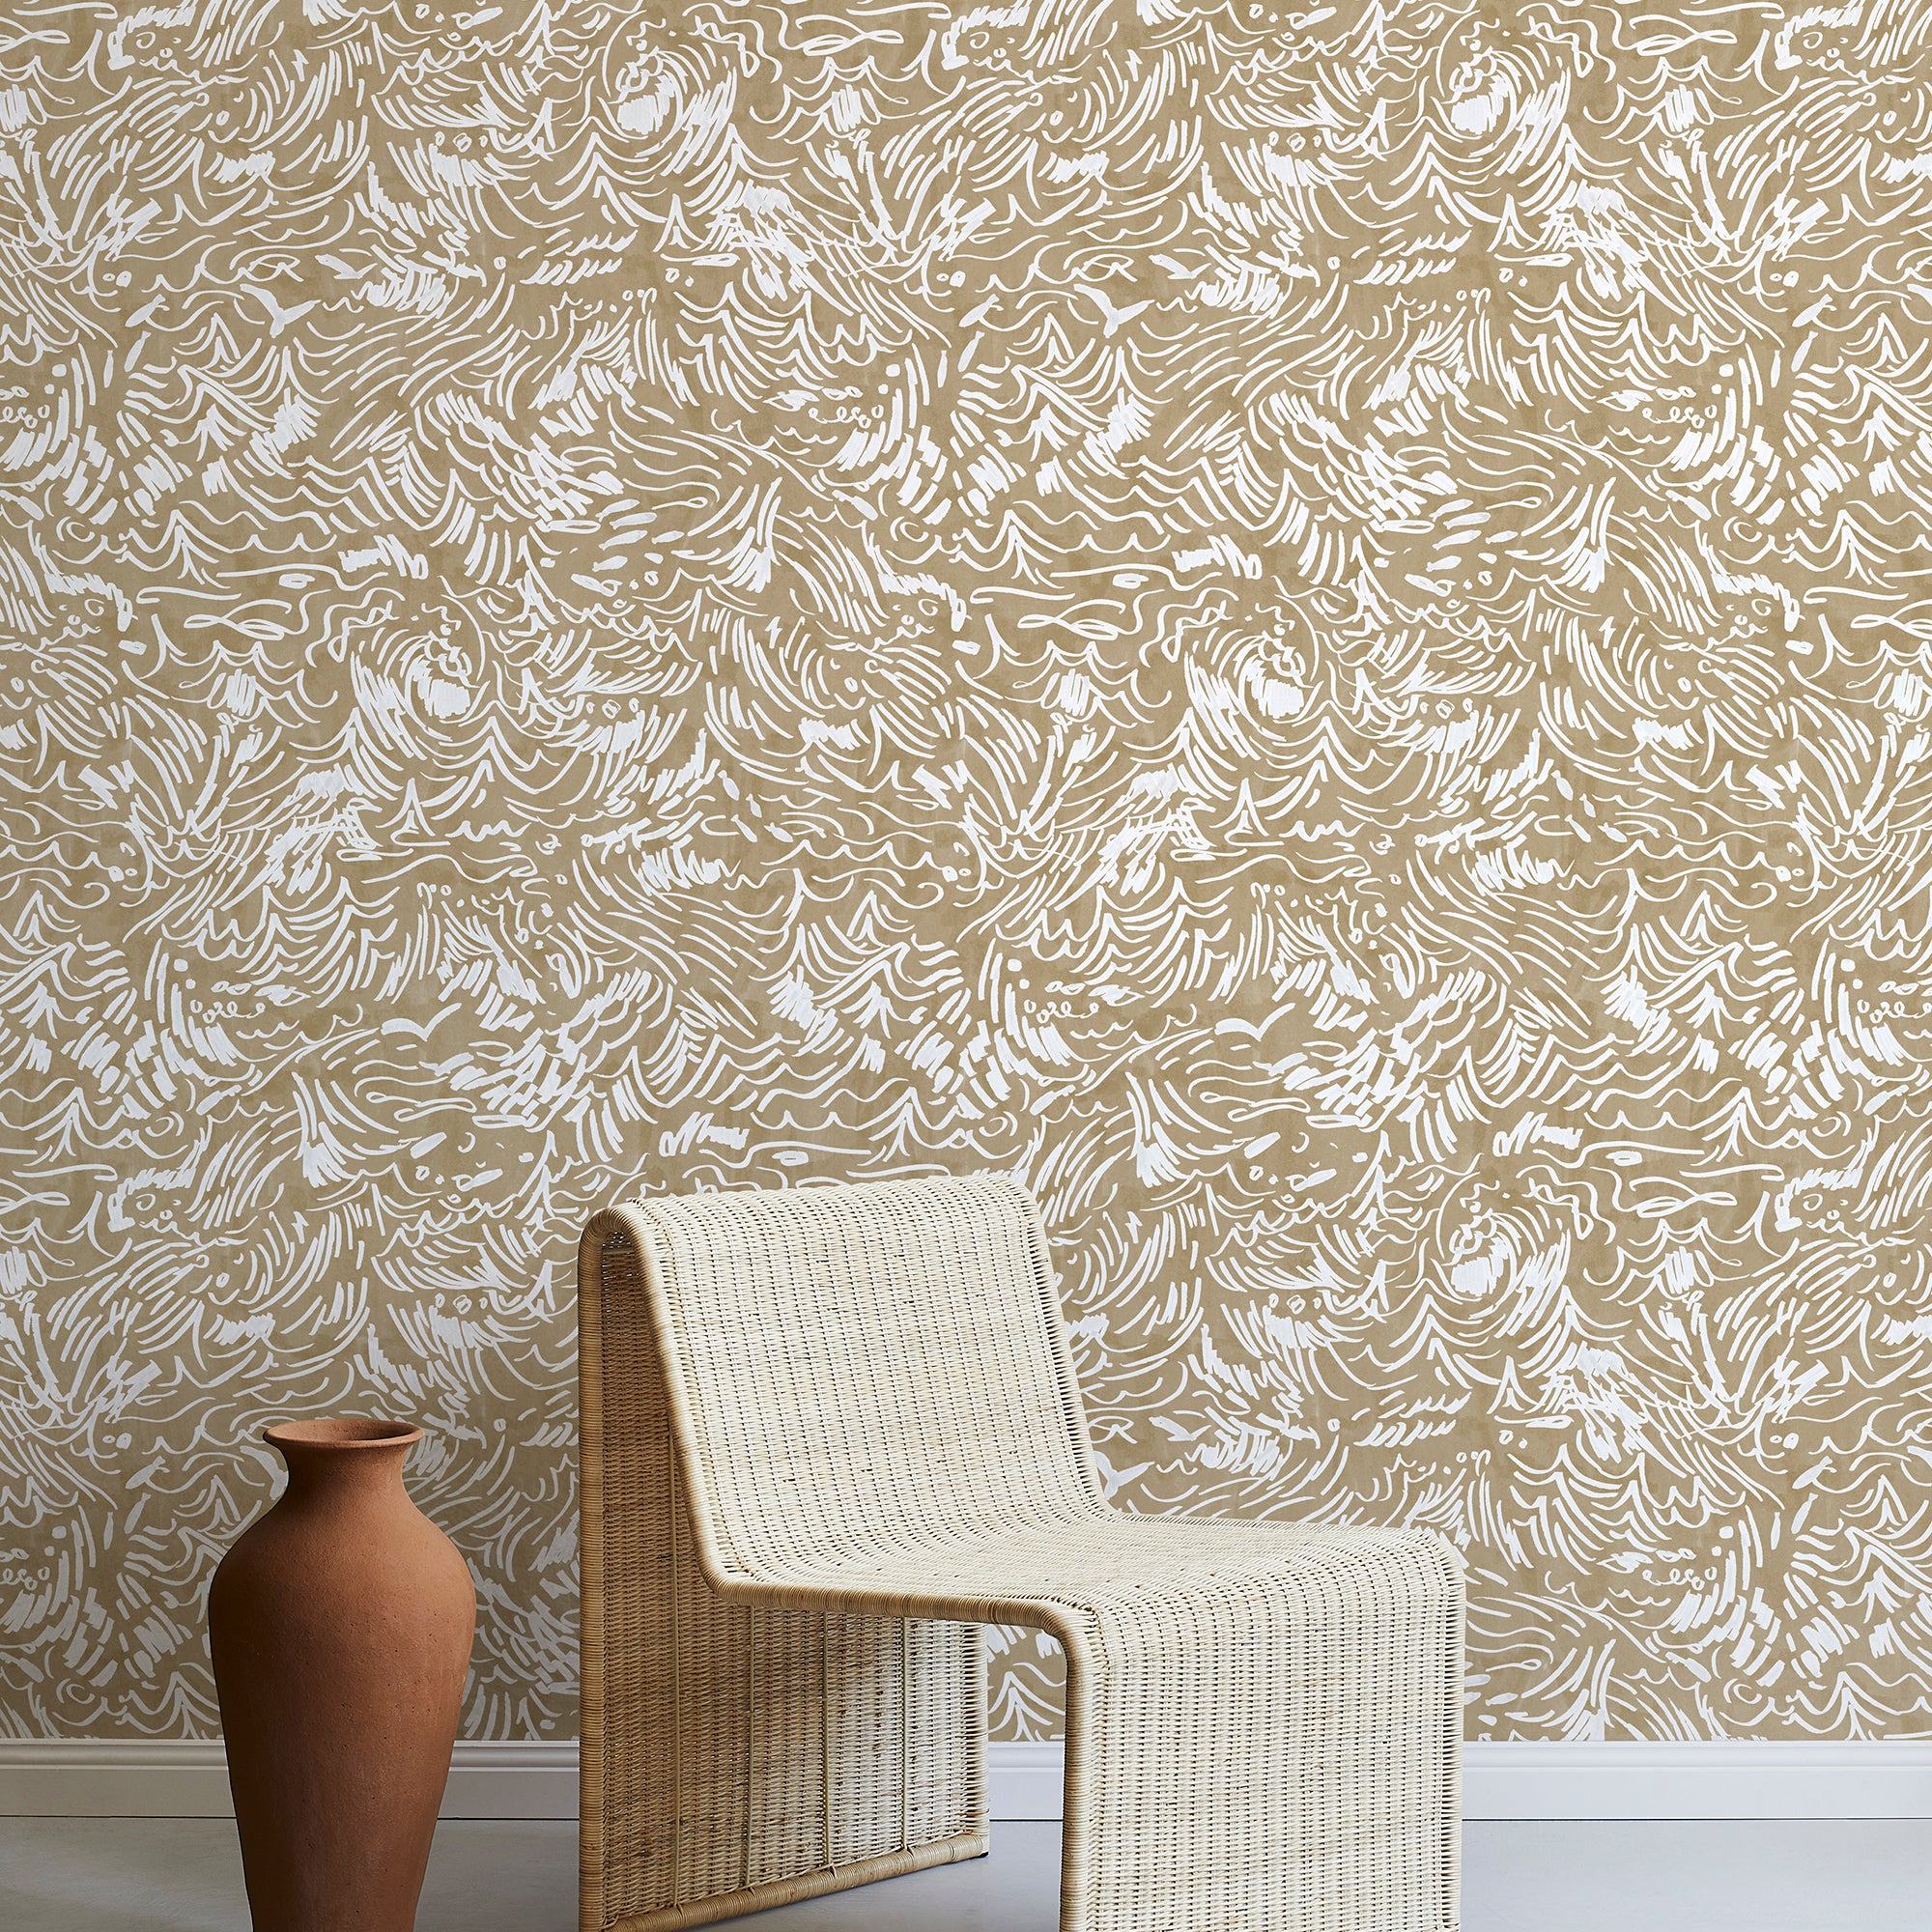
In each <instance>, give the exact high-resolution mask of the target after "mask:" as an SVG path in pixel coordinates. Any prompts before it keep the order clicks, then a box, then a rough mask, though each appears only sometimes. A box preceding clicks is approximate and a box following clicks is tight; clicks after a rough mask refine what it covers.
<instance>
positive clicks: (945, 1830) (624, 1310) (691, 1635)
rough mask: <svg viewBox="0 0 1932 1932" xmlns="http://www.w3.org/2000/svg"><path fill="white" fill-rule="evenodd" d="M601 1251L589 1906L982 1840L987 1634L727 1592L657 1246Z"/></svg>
mask: <svg viewBox="0 0 1932 1932" xmlns="http://www.w3.org/2000/svg"><path fill="white" fill-rule="evenodd" d="M587 1259H592V1260H593V1264H594V1276H593V1279H592V1282H591V1286H592V1288H593V1291H594V1292H593V1293H592V1294H590V1295H587V1296H586V1297H585V1313H586V1320H585V1322H584V1331H585V1347H584V1350H583V1355H582V1359H583V1364H584V1367H583V1404H584V1412H585V1417H586V1422H587V1424H588V1425H589V1426H588V1427H586V1432H585V1435H586V1444H588V1442H589V1441H591V1440H592V1439H594V1440H595V1441H596V1443H597V1444H598V1445H599V1453H598V1454H597V1457H596V1463H597V1467H596V1474H595V1482H594V1493H595V1495H596V1496H597V1498H598V1505H599V1506H598V1508H597V1509H596V1510H595V1511H594V1512H586V1522H585V1531H586V1537H585V1541H586V1546H587V1548H586V1557H587V1559H588V1560H587V1562H586V1573H587V1576H586V1581H587V1582H588V1581H589V1577H592V1576H594V1578H595V1583H594V1587H590V1588H587V1589H586V1597H587V1601H586V1604H585V1606H584V1608H585V1614H584V1626H585V1651H586V1670H585V1700H586V1719H585V1724H586V1745H587V1746H588V1748H587V1749H586V1753H585V1790H584V1797H583V1816H584V1819H585V1821H586V1829H585V1833H584V1852H585V1859H584V1873H583V1876H584V1885H583V1889H582V1905H583V1913H582V1918H583V1923H584V1924H585V1925H586V1926H588V1927H594V1928H599V1932H601V1928H604V1927H608V1926H618V1925H627V1926H639V1927H642V1926H653V1925H661V1924H666V1925H668V1924H681V1923H692V1922H701V1920H702V1919H703V1918H709V1917H716V1916H722V1913H721V1912H720V1911H719V1910H717V1909H716V1908H721V1907H722V1908H728V1909H730V1910H741V1911H742V1910H752V1909H754V1908H755V1907H757V1906H758V1905H761V1904H771V1903H775V1902H778V1899H779V1898H780V1897H782V1896H789V1895H795V1894H796V1892H797V1891H798V1889H800V1888H801V1887H803V1888H804V1889H812V1888H811V1887H810V1880H811V1879H812V1877H813V1876H814V1875H815V1874H820V1873H831V1872H834V1871H846V1870H851V1871H853V1872H854V1874H855V1875H856V1876H861V1877H863V1876H867V1875H870V1873H869V1869H868V1868H869V1867H872V1866H883V1867H884V1868H888V1869H898V1868H900V1865H901V1862H902V1861H904V1860H905V1859H906V1858H907V1856H908V1855H911V1854H917V1853H922V1852H926V1851H930V1850H931V1849H932V1848H935V1847H944V1846H955V1847H957V1851H958V1854H959V1855H962V1856H966V1855H971V1854H972V1853H975V1852H978V1851H980V1850H982V1849H983V1847H984V1842H985V1838H984V1833H985V1788H984V1785H985V1780H984V1770H983V1762H984V1747H983V1737H984V1715H983V1690H982V1684H981V1677H982V1665H981V1661H980V1644H979V1640H978V1632H977V1631H976V1630H975V1629H973V1628H972V1627H971V1626H970V1625H961V1624H958V1623H944V1622H930V1621H921V1622H917V1623H914V1622H908V1621H905V1620H903V1619H898V1618H884V1617H875V1616H857V1615H847V1614H837V1613H834V1614H829V1615H828V1614H824V1613H820V1612H817V1611H812V1610H791V1609H780V1608H769V1607H763V1606H758V1605H752V1604H748V1603H744V1602H729V1601H726V1600H725V1599H722V1598H720V1597H719V1596H718V1595H717V1594H716V1593H715V1592H714V1591H713V1590H712V1589H711V1588H710V1587H709V1586H708V1585H707V1584H706V1582H705V1580H704V1577H703V1574H702V1572H701V1570H700V1568H699V1565H698V1561H697V1557H696V1550H695V1548H694V1547H693V1542H692V1535H691V1524H690V1517H689V1511H688V1509H687V1507H686V1502H685V1498H684V1495H683V1493H682V1492H681V1489H680V1486H679V1483H678V1473H677V1458H676V1456H675V1454H674V1450H673V1444H672V1441H671V1435H670V1426H669V1418H668V1411H667V1408H666V1404H665V1389H664V1375H663V1370H662V1367H661V1365H660V1363H659V1359H658V1355H657V1348H656V1343H655V1341H654V1340H653V1338H652V1334H651V1328H650V1323H649V1321H648V1319H647V1316H646V1310H645V1306H644V1302H643V1298H642V1295H641V1293H640V1289H641V1282H640V1276H639V1265H638V1251H637V1248H636V1246H635V1245H634V1244H633V1243H632V1242H631V1241H629V1240H628V1239H626V1238H624V1236H622V1235H621V1234H618V1235H616V1236H614V1237H612V1238H608V1239H605V1240H603V1241H601V1242H599V1243H597V1245H596V1247H595V1251H594V1258H592V1257H588V1256H587ZM593 1657H594V1664H593V1662H592V1659H593ZM593 1713H594V1716H593ZM879 1875H884V1870H883V1869H882V1870H880V1872H879ZM707 1908H712V1909H707Z"/></svg>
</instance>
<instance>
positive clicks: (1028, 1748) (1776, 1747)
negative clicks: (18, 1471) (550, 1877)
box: [0, 1738, 1932, 1819]
mask: <svg viewBox="0 0 1932 1932" xmlns="http://www.w3.org/2000/svg"><path fill="white" fill-rule="evenodd" d="M990 1760H991V1761H990V1765H989V1770H990V1773H991V1780H990V1781H991V1786H992V1794H991V1795H992V1811H993V1816H994V1817H995V1818H1058V1817H1059V1816H1060V1788H1061V1769H1062V1754H1061V1747H1060V1746H1058V1745H994V1746H993V1747H991V1751H990ZM229 1813H230V1805H229V1800H228V1774H227V1771H226V1769H225V1768H224V1764H223V1760H222V1755H221V1746H220V1743H219V1742H218V1741H217V1740H206V1739H204V1740H180V1739H152V1740H142V1739H115V1738H99V1739H96V1738H85V1739H35V1738H27V1739H21V1738H15V1739H6V1738H0V1817H22V1818H48V1817H70V1818H225V1817H227V1816H228V1815H229ZM442 1815H443V1816H444V1817H445V1818H556V1819H572V1818H575V1817H576V1816H577V1747H576V1745H575V1744H574V1743H571V1742H568V1741H563V1742H555V1743H553V1742H531V1743H527V1744H470V1743H464V1744H459V1745H458V1746H457V1747H456V1758H455V1762H454V1764H453V1765H452V1766H451V1768H450V1774H449V1788H448V1790H447V1792H446V1794H445V1795H444V1798H443V1804H442ZM1463 1815H1464V1816H1465V1817H1468V1818H1472V1819H1486V1818H1490V1819H1493V1818H1530V1819H1534V1818H1544V1819H1557V1818H1932V1740H1921V1739H1916V1738H1914V1739H1900V1740H1897V1741H1894V1742H1884V1743H1875V1744H1783V1743H1777V1744H1749V1743H1716V1744H1483V1745H1472V1746H1470V1747H1469V1748H1468V1750H1467V1751H1466V1752H1465V1753H1464V1756H1463Z"/></svg>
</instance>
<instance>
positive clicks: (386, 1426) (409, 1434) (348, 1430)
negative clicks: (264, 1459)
mask: <svg viewBox="0 0 1932 1932" xmlns="http://www.w3.org/2000/svg"><path fill="white" fill-rule="evenodd" d="M422 1439H423V1433H422V1431H421V1430H420V1429H418V1428H417V1427H416V1426H415V1424H414V1423H412V1422H385V1421H383V1420H382V1419H380V1418H379V1417H376V1416H366V1415H337V1416H328V1417H325V1418H323V1419H321V1420H318V1421H314V1422H277V1423H275V1424H274V1425H273V1426H272V1427H271V1428H269V1429H265V1430H263V1432H262V1440H263V1441H265V1442H270V1443H272V1444H273V1445H274V1446H275V1447H276V1448H277V1449H282V1448H289V1449H406V1448H408V1447H409V1445H410V1444H411V1443H412V1442H420V1441H421V1440H422Z"/></svg>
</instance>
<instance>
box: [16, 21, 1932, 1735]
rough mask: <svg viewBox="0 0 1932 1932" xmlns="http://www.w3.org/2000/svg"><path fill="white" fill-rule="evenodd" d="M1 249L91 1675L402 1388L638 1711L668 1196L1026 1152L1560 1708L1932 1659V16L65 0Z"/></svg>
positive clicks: (25, 946)
mask: <svg viewBox="0 0 1932 1932" xmlns="http://www.w3.org/2000/svg"><path fill="white" fill-rule="evenodd" d="M0 292H4V298H0V478H4V481H3V482H0V489H4V501H0V622H4V624H5V626H6V627H7V638H6V642H5V645H4V650H0V659H4V662H0V749H3V750H4V757H5V766H4V770H5V779H4V784H3V785H0V839H4V848H5V853H6V865H5V867H4V876H0V1090H4V1096H5V1122H6V1131H7V1140H8V1142H9V1144H10V1147H11V1149H12V1157H11V1158H10V1159H9V1161H8V1162H7V1163H6V1164H5V1167H4V1169H3V1170H0V1202H4V1208H5V1229H6V1236H5V1242H4V1247H0V1731H6V1732H15V1733H22V1734H31V1733H36V1732H41V1731H49V1732H56V1733H84V1732H89V1731H98V1732H124V1733H196V1732H204V1731H207V1730H209V1729H210V1728H212V1723H213V1703H212V1697H211V1691H210V1680H209V1676H208V1672H207V1668H206V1663H205V1656H204V1650H203V1643H202V1637H201V1634H200V1627H199V1617H200V1607H199V1606H200V1601H201V1593H202V1591H203V1589H204V1587H205V1582H206V1578H207V1577H208V1574H209V1571H210V1568H211V1566H212V1564H213V1559H214V1557H215V1555H216V1553H217V1551H218V1550H219V1549H220V1548H221V1547H222V1546H224V1545H225V1543H226V1542H227V1541H229V1540H230V1539H231V1538H232V1537H233V1535H234V1534H235V1532H236V1530H237V1529H238V1527H239V1526H240V1524H241V1523H242V1522H243V1521H245V1520H247V1518H248V1517H249V1516H250V1515H251V1514H252V1513H253V1512H255V1511H256V1510H258V1509H259V1508H260V1507H261V1505H262V1503H263V1502H264V1500H265V1499H266V1497H267V1495H268V1493H269V1489H270V1458H269V1457H268V1455H267V1452H266V1451H264V1450H263V1449H262V1448H261V1447H260V1445H259V1444H258V1443H256V1442H255V1440H254V1435H255V1432H256V1431H257V1430H258V1429H259V1428H260V1426H261V1425H262V1424H263V1423H265V1422H266V1421H269V1420H270V1419H272V1418H274V1417H276V1416H280V1415H285V1414H291V1413H317V1412H325V1411H328V1410H339V1409H345V1408H348V1409H356V1408H360V1409H364V1410H368V1409H382V1410H389V1411H392V1412H400V1413H407V1414H409V1415H412V1416H416V1417H419V1418H421V1419H422V1420H423V1421H424V1422H425V1424H426V1425H427V1426H428V1428H429V1429H430V1430H431V1431H432V1432H433V1433H434V1438H435V1439H434V1441H433V1442H432V1444H430V1445H429V1446H428V1447H427V1448H426V1450H425V1451H424V1452H421V1453H420V1455H419V1459H418V1464H417V1475H416V1492H417V1494H418V1496H419V1498H420V1499H421V1500H422V1501H423V1503H424V1504H425V1506H426V1507H428V1508H429V1509H430V1510H431V1512H432V1513H433V1514H435V1515H436V1516H437V1517H438V1519H439V1520H440V1521H441V1522H442V1523H443V1524H444V1525H445V1526H446V1527H447V1528H449V1529H450V1530H451V1531H452V1533H453V1534H455V1535H456V1537H457V1538H458V1540H459V1541H460V1542H461V1544H462V1546H463V1548H465V1550H466V1551H467V1552H468V1554H469V1557H470V1560H471V1562H472V1564H473V1565H474V1567H475V1569H476V1571H477V1574H478V1577H479V1579H480V1581H481V1586H482V1600H483V1626H482V1635H481V1638H480V1641H479V1648H478V1659H477V1669H476V1676H475V1684H474V1692H473V1699H472V1707H471V1712H470V1717H469V1723H470V1727H471V1729H472V1731H473V1732H475V1733H476V1734H479V1735H495V1736H512V1735H521V1734H527V1733H538V1734H542V1733H548V1732H556V1733H567V1732H568V1731H569V1729H570V1727H571V1725H572V1723H573V1721H574V1714H573V1695H574V1689H573V1680H574V1671H575V1656H574V1633H573V1616H574V1609H573V1604H574V1588H575V1572H574V1532H573V1522H572V1518H573V1510H574V1494H573V1488H572V1436H573V1419H572V1387H571V1376H572V1308H571V1300H570V1289H569V1276H568V1264H569V1259H570V1253H571V1245H572V1238H573V1236H574V1232H575V1228H576V1225H577V1224H578V1223H579V1222H580V1221H581V1219H582V1216H583V1215H584V1214H585V1212H586V1211H587V1210H588V1209H589V1208H591V1207H592V1206H594V1205H596V1204H600V1203H602V1202H605V1201H608V1200H610V1199H611V1198H613V1197H614V1196H616V1195H618V1194H620V1193H623V1192H628V1191H630V1190H632V1189H633V1188H635V1187H636V1186H638V1185H639V1184H642V1185H645V1186H649V1187H654V1188H655V1187H665V1186H678V1187H689V1186H713V1185H744V1184H758V1185H776V1184H786V1183H791V1182H797V1181H801V1180H807V1179H820V1178H829V1177H841V1176H850V1177H866V1176H887V1175H901V1174H912V1173H925V1172H933V1171H938V1170H946V1169H952V1170H959V1171H965V1170H972V1169H979V1168H985V1167H993V1168H1000V1169H1011V1170H1016V1171H1018V1172H1020V1173H1023V1174H1024V1175H1025V1176H1026V1177H1028V1179H1030V1180H1031V1182H1032V1183H1033V1185H1034V1186H1035V1188H1036V1189H1037V1192H1038V1193H1039V1195H1040V1197H1041V1199H1042V1201H1043V1203H1044V1206H1045V1208H1046V1213H1047V1218H1048V1222H1049V1225H1050V1227H1051V1229H1052V1230H1053V1233H1054V1236H1055V1240H1056V1243H1057V1252H1058V1255H1059V1258H1060V1261H1061V1264H1062V1266H1063V1268H1064V1272H1065V1283H1066V1288H1067V1293H1068V1295H1069V1298H1070V1302H1071V1306H1072V1312H1073V1315H1074V1318H1075V1321H1076V1323H1077V1332H1078V1336H1079V1338H1080V1346H1081V1348H1082V1350H1083V1351H1084V1361H1085V1372H1086V1375H1087V1377H1088V1380H1089V1384H1090V1388H1091V1392H1092V1399H1093V1403H1094V1410H1095V1416H1096V1422H1097V1425H1098V1429H1099V1433H1100V1435H1101V1446H1102V1448H1103V1451H1104V1453H1105V1455H1106V1457H1107V1459H1108V1465H1109V1469H1110V1472H1111V1479H1112V1480H1113V1481H1115V1482H1116V1483H1117V1484H1118V1492H1119V1495H1120V1496H1121V1498H1122V1500H1123V1501H1125V1502H1128V1503H1131V1504H1133V1505H1135V1506H1137V1507H1144V1508H1156V1509H1168V1508H1185V1509H1212V1510H1236V1511H1246V1512H1263V1513H1284V1514H1285V1513H1299V1512H1321V1513H1324V1514H1327V1515H1330V1516H1336V1517H1343V1518H1349V1519H1353V1520H1391V1521H1396V1520H1399V1521H1405V1522H1415V1523H1426V1524H1431V1525H1434V1526H1435V1527H1436V1528H1438V1529H1440V1530H1441V1531H1442V1532H1443V1533H1444V1534H1445V1535H1448V1536H1450V1537H1453V1538H1454V1539H1455V1540H1456V1541H1457V1542H1458V1543H1459V1544H1460V1545H1461V1546H1462V1547H1463V1548H1464V1549H1465V1550H1466V1551H1467V1552H1468V1555H1469V1558H1470V1561H1471V1565H1472V1572H1471V1582H1472V1591H1473V1616H1472V1634H1471V1645H1472V1668H1473V1672H1474V1678H1473V1683H1472V1690H1471V1694H1472V1706H1471V1714H1470V1722H1471V1727H1472V1732H1473V1734H1475V1735H1484V1736H1488V1735H1493V1736H1517V1737H1554V1736H1570V1737H1586V1736H1595V1735H1599V1734H1602V1735H1608V1736H1638V1737H1660V1738H1670V1737H1694V1736H1703V1735H1708V1734H1741V1735H1743V1734H1755V1735H1765V1736H1779V1735H1815V1736H1847V1735H1854V1734H1859V1733H1864V1732H1874V1731H1881V1730H1885V1731H1890V1732H1894V1733H1912V1732H1919V1733H1923V1732H1924V1731H1926V1730H1927V1729H1928V1723H1927V1716H1926V1713H1927V1690H1928V1675H1932V1466H1929V1465H1928V1458H1929V1457H1932V1395H1928V1390H1932V1284H1929V1283H1928V1278H1927V1247H1926V1241H1927V1235H1928V1232H1932V1122H1928V1115H1929V1114H1932V1076H1928V1071H1927V1065H1926V1062H1927V1054H1928V1048H1929V1047H1932V896H1928V895H1932V5H1928V4H1927V0H1849V4H1845V5H1842V6H1810V7H1801V6H1789V5H1777V4H1772V3H1771V0H1752V4H1744V5H1706V4H1703V0H1697V4H1690V3H1689V0H1659V4H1658V5H1657V6H1655V7H1651V8H1648V9H1644V8H1637V7H1634V6H1629V5H1622V4H1616V5H1612V4H1607V0H1562V4H1560V5H1559V4H1554V0H1549V3H1548V4H1545V0H1534V4H1520V5H1519V4H1510V0H1498V4H1492V5H1483V6H1475V5H1465V4H1461V0H1440V4H1438V0H1389V4H1375V0H1340V4H1336V5H1312V6H1311V5H1306V4H1298V0H1237V4H1219V5H1205V4H1197V3H1196V0H1014V4H1011V5H997V4H996V5H980V6H973V5H967V4H963V0H961V4H958V5H956V6H955V7H952V8H949V7H947V6H946V5H943V4H938V0H851V4H848V5H844V6H840V7H837V8H825V9H822V10H820V9H817V8H815V7H814V5H813V4H812V0H789V3H788V4H779V0H686V4H677V0H671V4H668V5H665V6H656V7H654V6H648V5H642V4H632V0H554V3H553V4H545V0H503V4H501V5H483V6H481V7H475V8H466V7H465V6H463V5H460V4H457V0H441V4H440V5H439V4H437V0H425V3H424V4H413V0H412V4H408V5H382V6H376V5H366V4H360V0H305V4H291V0H182V4H179V5H149V6H128V5H123V6H119V7H113V6H108V5H102V4H98V0H12V4H11V5H10V6H9V7H8V8H7V10H6V12H5V14H4V18H0ZM995 1690H996V1694H997V1698H998V1702H999V1708H1000V1714H1001V1722H1002V1724H1003V1726H1004V1728H1005V1730H1006V1732H1007V1734H1009V1735H1027V1734H1037V1732H1039V1731H1041V1730H1044V1729H1047V1728H1050V1726H1051V1724H1052V1721H1053V1706H1054V1694H1055V1693H1054V1685H1053V1668H1052V1662H1051V1659H1050V1658H1048V1657H1046V1656H1043V1655H1042V1654H1041V1653H1040V1652H1039V1650H1038V1649H1037V1646H1036V1645H1035V1643H1034V1640H1033V1639H1032V1638H1031V1637H1027V1638H1024V1639H1021V1640H1018V1641H1016V1642H1015V1643H1014V1644H1013V1645H1012V1646H1011V1647H1009V1649H1007V1650H1006V1651H1005V1653H1004V1655H1003V1658H1002V1662H1001V1665H1000V1672H999V1676H998V1680H997V1683H996V1686H995Z"/></svg>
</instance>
